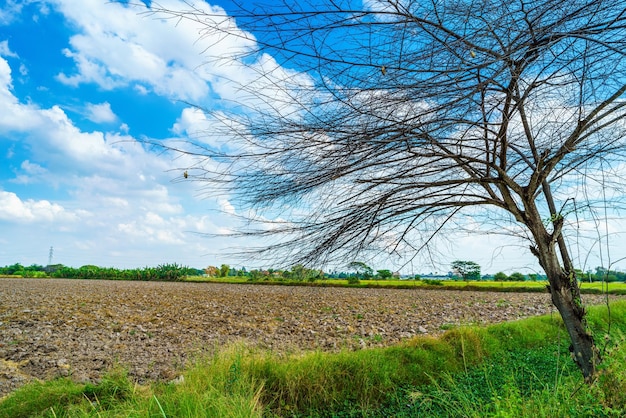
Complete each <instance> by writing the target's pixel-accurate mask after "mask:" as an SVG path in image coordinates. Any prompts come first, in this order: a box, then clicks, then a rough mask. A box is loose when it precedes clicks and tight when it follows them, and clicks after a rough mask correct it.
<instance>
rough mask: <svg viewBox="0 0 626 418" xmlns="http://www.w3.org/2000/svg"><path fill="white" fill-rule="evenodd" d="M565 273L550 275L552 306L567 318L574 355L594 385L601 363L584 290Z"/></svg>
mask: <svg viewBox="0 0 626 418" xmlns="http://www.w3.org/2000/svg"><path fill="white" fill-rule="evenodd" d="M570 275H571V277H568V275H567V274H565V273H564V272H561V273H560V274H557V275H556V277H555V276H550V275H549V276H548V277H549V281H550V294H551V296H552V303H554V306H556V308H557V310H558V311H559V313H560V314H561V318H563V324H564V325H565V329H567V332H568V334H569V336H570V341H571V345H570V353H571V355H572V358H573V360H574V362H576V364H577V365H578V368H579V369H580V371H581V372H582V374H583V376H584V378H585V381H586V382H591V381H592V380H593V379H594V377H595V373H596V366H597V365H598V363H599V362H600V356H599V352H598V349H597V348H596V346H595V343H594V340H593V337H592V336H591V334H590V333H589V332H588V331H587V327H586V321H585V309H584V307H583V305H582V302H581V299H580V290H579V288H578V283H577V280H576V277H575V276H574V275H573V274H572V273H570Z"/></svg>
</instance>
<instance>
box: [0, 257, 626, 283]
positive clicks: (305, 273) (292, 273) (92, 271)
mask: <svg viewBox="0 0 626 418" xmlns="http://www.w3.org/2000/svg"><path fill="white" fill-rule="evenodd" d="M347 267H348V271H332V272H324V271H323V270H320V269H311V268H307V267H305V266H303V265H301V264H298V265H295V266H293V267H292V268H290V269H274V268H268V269H250V270H248V269H246V268H245V267H241V268H235V267H231V266H229V265H228V264H221V265H220V267H216V266H208V267H206V268H204V269H197V268H193V267H187V266H182V265H178V264H176V263H173V264H161V265H158V266H157V267H143V268H134V269H118V268H114V267H99V266H95V265H84V266H81V267H79V268H74V267H69V266H65V265H63V264H53V265H48V266H43V265H39V264H32V265H30V266H23V265H22V264H20V263H14V264H11V265H6V266H4V267H0V275H3V276H20V277H25V278H45V277H51V278H70V279H72V278H73V279H121V280H146V281H178V280H182V279H183V278H184V277H187V276H207V277H214V278H228V277H232V278H234V277H245V278H248V279H249V280H250V281H261V280H264V281H269V280H278V281H282V280H291V281H309V282H314V281H317V280H324V279H345V280H348V281H353V282H354V281H358V280H390V279H400V278H403V279H407V280H420V279H421V278H422V277H430V276H432V274H422V275H420V274H415V275H410V276H400V274H399V273H397V272H392V271H391V270H389V269H380V270H374V269H373V268H372V267H370V266H368V265H367V264H365V263H363V262H359V261H355V262H352V263H350V264H348V266H347ZM444 276H446V277H448V278H449V279H451V280H465V281H469V280H472V281H474V280H485V281H490V280H493V281H527V280H530V281H537V280H546V277H545V275H541V274H536V273H529V274H523V273H520V272H514V273H511V274H510V275H507V274H506V273H504V272H501V271H500V272H497V273H495V274H493V275H492V274H484V275H481V274H480V266H479V265H478V264H477V263H475V262H472V261H463V260H456V261H454V262H453V263H452V265H451V270H450V271H449V272H448V273H447V274H445V275H444ZM576 277H577V278H578V280H579V281H588V282H598V281H604V282H626V272H622V271H616V270H610V269H607V268H605V267H600V266H598V267H596V268H595V271H592V270H587V271H586V272H583V271H582V270H578V271H577V275H576Z"/></svg>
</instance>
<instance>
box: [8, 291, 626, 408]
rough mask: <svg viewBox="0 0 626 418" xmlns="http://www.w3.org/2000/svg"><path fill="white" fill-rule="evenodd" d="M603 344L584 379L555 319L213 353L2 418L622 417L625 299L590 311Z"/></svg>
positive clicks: (30, 389)
mask: <svg viewBox="0 0 626 418" xmlns="http://www.w3.org/2000/svg"><path fill="white" fill-rule="evenodd" d="M589 323H590V326H591V328H592V329H593V330H594V332H595V335H596V339H597V340H598V341H606V343H607V346H606V350H605V361H604V363H603V364H602V367H601V372H600V374H599V377H598V380H597V381H596V382H595V383H594V384H593V385H591V386H588V385H585V384H583V382H582V378H581V377H580V374H579V372H578V371H577V369H576V368H575V366H574V364H573V362H572V361H571V360H570V359H569V353H568V345H569V344H568V342H567V338H566V334H565V332H564V331H563V330H562V328H561V321H560V320H559V319H558V318H557V317H556V316H544V317H539V318H530V319H527V320H522V321H515V322H509V323H505V324H499V325H492V326H489V327H461V328H455V329H453V330H450V331H449V332H447V333H446V334H445V335H444V336H443V337H441V338H429V337H425V338H416V339H414V340H411V341H409V342H407V343H405V344H401V345H397V346H394V347H389V348H384V349H368V350H361V351H354V352H348V351H344V352H339V353H323V352H306V353H292V354H283V355H278V354H275V353H269V352H260V351H255V350H252V349H249V348H246V347H245V346H241V345H239V346H232V347H230V348H227V349H221V350H216V352H215V353H214V354H213V355H212V356H208V357H207V358H204V359H201V360H199V361H198V362H196V363H195V364H194V365H193V366H190V367H189V368H188V369H187V370H186V372H185V373H184V374H183V375H182V378H179V379H177V380H176V381H175V382H171V383H153V384H150V385H146V386H140V385H137V384H135V383H133V382H132V381H131V380H130V379H129V378H128V376H127V375H126V374H125V373H124V372H123V371H119V370H113V371H111V372H110V373H109V375H107V376H106V377H105V378H103V379H102V381H101V382H100V383H99V384H97V385H92V384H88V385H81V384H77V383H73V382H71V381H70V380H68V379H59V380H54V381H50V382H45V383H33V384H30V385H28V386H25V387H23V388H22V389H20V390H18V391H16V392H14V393H13V394H11V395H10V396H9V397H7V398H6V399H4V400H3V401H2V402H0V417H216V416H219V417H255V416H256V417H261V416H268V417H271V416H289V417H388V416H395V417H430V416H433V417H438V416H441V417H445V416H459V417H463V416H467V417H484V416H493V417H533V418H537V417H554V416H568V417H588V416H594V417H603V416H605V417H612V416H615V417H617V416H624V415H626V343H625V340H624V337H623V336H624V335H625V334H626V302H616V303H613V304H612V305H611V335H610V336H607V337H606V339H605V333H606V330H607V329H608V316H607V308H606V306H605V307H596V308H592V309H590V315H589Z"/></svg>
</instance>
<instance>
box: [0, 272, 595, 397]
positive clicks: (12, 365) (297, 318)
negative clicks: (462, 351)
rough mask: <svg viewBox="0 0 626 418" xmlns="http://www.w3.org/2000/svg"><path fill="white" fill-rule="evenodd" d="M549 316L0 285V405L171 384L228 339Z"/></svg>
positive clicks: (234, 292)
mask: <svg viewBox="0 0 626 418" xmlns="http://www.w3.org/2000/svg"><path fill="white" fill-rule="evenodd" d="M585 302H586V303H590V304H593V303H600V302H601V299H600V297H596V296H587V297H586V298H585ZM550 312H554V310H553V308H552V305H551V303H550V299H549V296H548V295H547V294H542V293H488V292H465V291H464V292H460V291H444V290H391V289H348V288H323V287H294V286H259V285H227V284H212V283H157V282H125V281H81V280H58V279H57V280H47V279H0V396H2V395H4V394H7V393H9V392H10V391H11V390H13V389H15V388H16V387H19V386H20V385H22V384H24V383H25V382H27V381H29V380H32V379H49V378H53V377H56V376H68V375H69V376H72V378H74V379H76V380H77V381H97V380H98V378H99V377H100V376H101V375H102V374H103V373H104V372H105V371H106V370H107V369H109V368H111V367H112V366H113V365H115V364H121V365H123V366H124V367H127V368H128V370H129V373H130V375H131V376H132V377H133V378H135V379H137V380H138V381H145V380H169V379H173V378H175V377H176V375H177V373H178V372H179V371H180V368H181V367H183V366H184V364H185V362H186V361H188V359H190V358H192V357H193V356H195V355H196V354H199V353H202V352H203V351H211V350H213V349H214V348H215V347H216V346H220V345H222V344H227V343H229V342H231V341H236V340H245V341H246V342H247V343H248V344H251V345H253V346H259V347H262V348H267V349H271V350H274V351H284V350H311V349H320V350H337V349H340V348H349V349H364V348H367V347H373V346H385V345H391V344H394V343H397V342H398V341H400V340H402V339H406V338H411V337H413V336H415V335H419V334H431V335H435V334H439V333H441V332H443V329H446V328H449V327H450V326H451V325H454V324H468V323H481V324H482V323H493V322H500V321H507V320H513V319H518V318H523V317H527V316H531V315H540V314H545V313H550Z"/></svg>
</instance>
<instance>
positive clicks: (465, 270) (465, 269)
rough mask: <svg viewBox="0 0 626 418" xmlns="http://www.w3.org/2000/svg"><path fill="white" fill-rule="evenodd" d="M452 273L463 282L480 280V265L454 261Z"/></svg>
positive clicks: (471, 262)
mask: <svg viewBox="0 0 626 418" xmlns="http://www.w3.org/2000/svg"><path fill="white" fill-rule="evenodd" d="M452 271H454V272H455V273H457V274H458V275H459V276H461V277H462V278H463V280H465V281H468V280H480V265H479V264H478V263H475V262H473V261H463V260H456V261H454V262H452Z"/></svg>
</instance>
